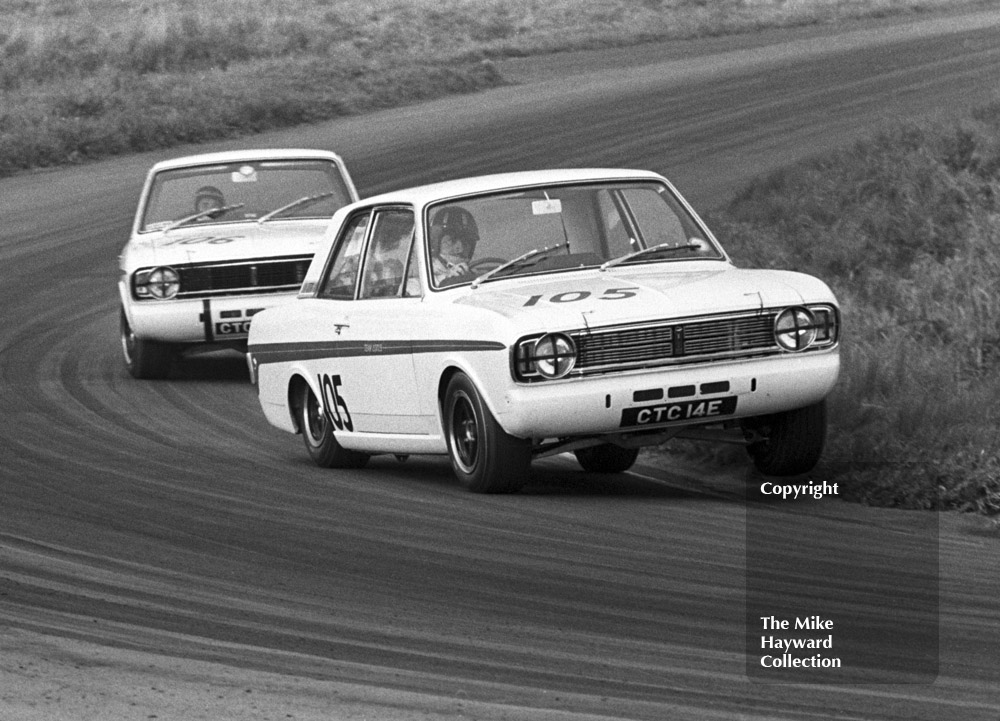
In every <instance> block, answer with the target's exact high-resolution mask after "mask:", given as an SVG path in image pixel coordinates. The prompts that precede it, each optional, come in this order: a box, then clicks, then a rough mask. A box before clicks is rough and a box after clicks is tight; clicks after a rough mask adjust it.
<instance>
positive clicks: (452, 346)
mask: <svg viewBox="0 0 1000 721" xmlns="http://www.w3.org/2000/svg"><path fill="white" fill-rule="evenodd" d="M506 349H507V346H505V345H504V344H503V343H496V342H493V341H476V340H423V341H421V340H417V341H409V340H394V341H389V340H386V341H353V340H346V341H321V342H309V343H263V344H260V345H253V346H250V348H248V350H249V352H250V353H252V354H253V358H254V361H255V362H256V363H257V364H258V365H264V364H265V363H288V362H290V361H296V360H315V359H317V358H349V357H356V356H380V355H403V354H410V353H444V352H448V351H500V350H506Z"/></svg>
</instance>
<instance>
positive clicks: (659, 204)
mask: <svg viewBox="0 0 1000 721" xmlns="http://www.w3.org/2000/svg"><path fill="white" fill-rule="evenodd" d="M622 194H623V195H624V196H625V200H626V201H628V205H629V208H631V210H632V214H633V215H635V219H636V222H637V223H638V224H639V228H640V229H641V231H642V236H643V240H645V241H646V247H647V248H648V247H651V246H654V245H660V244H661V243H671V244H673V245H683V244H684V243H687V242H688V238H687V233H685V232H684V225H683V223H682V222H681V219H680V218H679V217H677V213H676V212H674V209H673V208H671V207H670V205H668V204H667V201H666V199H665V198H664V197H663V196H662V195H660V194H659V193H657V192H656V191H655V190H653V189H651V188H650V189H646V188H641V189H640V188H636V189H631V190H625V191H623V192H622Z"/></svg>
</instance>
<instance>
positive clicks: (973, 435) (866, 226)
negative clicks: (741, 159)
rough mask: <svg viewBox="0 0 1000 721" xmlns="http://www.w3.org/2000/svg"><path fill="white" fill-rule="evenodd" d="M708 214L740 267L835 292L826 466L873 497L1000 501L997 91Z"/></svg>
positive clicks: (784, 174)
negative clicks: (948, 120) (963, 116)
mask: <svg viewBox="0 0 1000 721" xmlns="http://www.w3.org/2000/svg"><path fill="white" fill-rule="evenodd" d="M712 222H713V224H714V226H715V228H716V230H717V232H718V233H719V235H720V236H721V237H722V238H723V239H724V242H725V244H726V246H727V248H728V249H729V250H730V252H731V253H733V255H734V258H735V259H736V260H737V261H738V262H739V263H740V264H743V265H751V266H760V267H783V268H795V269H797V270H802V271H804V272H808V273H811V274H814V275H817V276H819V277H821V278H823V279H825V280H826V281H827V282H828V283H829V284H830V285H831V287H832V288H833V289H834V291H835V292H836V293H837V295H838V297H839V298H840V300H841V302H842V304H843V343H842V353H843V373H842V377H841V382H840V384H839V387H838V388H837V390H836V392H835V393H834V395H833V397H832V399H831V413H830V416H831V421H832V428H831V433H830V441H829V447H828V450H827V453H826V462H825V468H824V472H826V473H828V474H840V475H841V476H842V477H843V479H844V480H845V487H846V488H847V489H848V491H849V494H851V495H853V496H854V497H856V498H859V499H861V500H865V501H869V502H872V503H879V504H892V505H903V506H907V507H936V506H939V505H940V506H943V507H951V508H966V509H975V510H979V511H982V512H986V513H1000V292H998V291H1000V104H994V105H991V106H988V107H985V108H983V109H981V110H979V111H977V112H976V113H975V114H974V116H973V117H970V118H968V119H967V120H964V121H962V122H959V123H957V124H954V125H924V124H917V123H911V124H906V125H902V126H899V127H896V128H893V129H890V130H885V131H883V132H882V133H880V134H878V135H876V136H874V137H872V138H869V139H866V140H864V141H862V142H860V143H858V144H856V145H855V146H853V147H851V148H848V149H845V150H842V151H839V152H835V153H832V154H830V155H828V156H824V157H822V158H818V159H815V160H812V161H810V162H806V163H803V164H800V165H797V166H794V167H791V168H788V169H786V170H783V171H781V172H778V173H776V174H774V175H772V176H770V177H768V178H765V179H762V180H760V181H758V182H756V183H754V184H752V185H751V186H749V187H748V188H747V189H746V190H744V191H743V192H742V193H741V194H740V195H739V196H738V197H737V198H736V199H735V200H734V201H733V202H732V204H731V205H730V206H729V207H728V208H727V209H726V210H725V211H724V212H722V213H720V214H719V215H718V216H717V217H715V218H713V219H712Z"/></svg>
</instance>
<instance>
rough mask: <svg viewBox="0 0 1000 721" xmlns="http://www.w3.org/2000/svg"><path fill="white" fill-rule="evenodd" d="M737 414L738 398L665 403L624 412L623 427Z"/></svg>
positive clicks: (626, 409)
mask: <svg viewBox="0 0 1000 721" xmlns="http://www.w3.org/2000/svg"><path fill="white" fill-rule="evenodd" d="M735 412H736V396H730V397H728V398H715V399H713V400H710V401H686V402H684V403H665V404H660V405H655V406H641V407H639V408H625V409H623V410H622V422H621V425H622V427H623V428H624V427H626V426H645V425H650V424H654V423H669V422H671V421H688V420H697V419H699V418H713V417H715V416H725V415H730V414H732V413H735Z"/></svg>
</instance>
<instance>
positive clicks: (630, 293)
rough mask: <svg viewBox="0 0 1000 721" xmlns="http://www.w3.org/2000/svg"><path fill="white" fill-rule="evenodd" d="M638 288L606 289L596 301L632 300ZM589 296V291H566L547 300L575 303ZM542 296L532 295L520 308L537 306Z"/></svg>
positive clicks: (550, 301)
mask: <svg viewBox="0 0 1000 721" xmlns="http://www.w3.org/2000/svg"><path fill="white" fill-rule="evenodd" d="M637 290H639V289H638V288H608V289H607V290H606V291H604V292H603V293H602V294H601V295H599V296H597V299H598V300H625V299H626V298H634V297H635V296H636V291H637ZM590 296H591V292H590V291H589V290H567V291H564V292H562V293H556V294H555V295H553V296H551V297H550V298H548V299H547V301H548V302H549V303H575V302H576V301H578V300H586V299H587V298H589V297H590ZM542 298H544V296H541V295H533V296H531V297H530V298H528V300H526V301H525V303H524V305H523V306H521V307H522V308H528V307H529V306H533V305H537V304H538V301H540V300H542Z"/></svg>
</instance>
